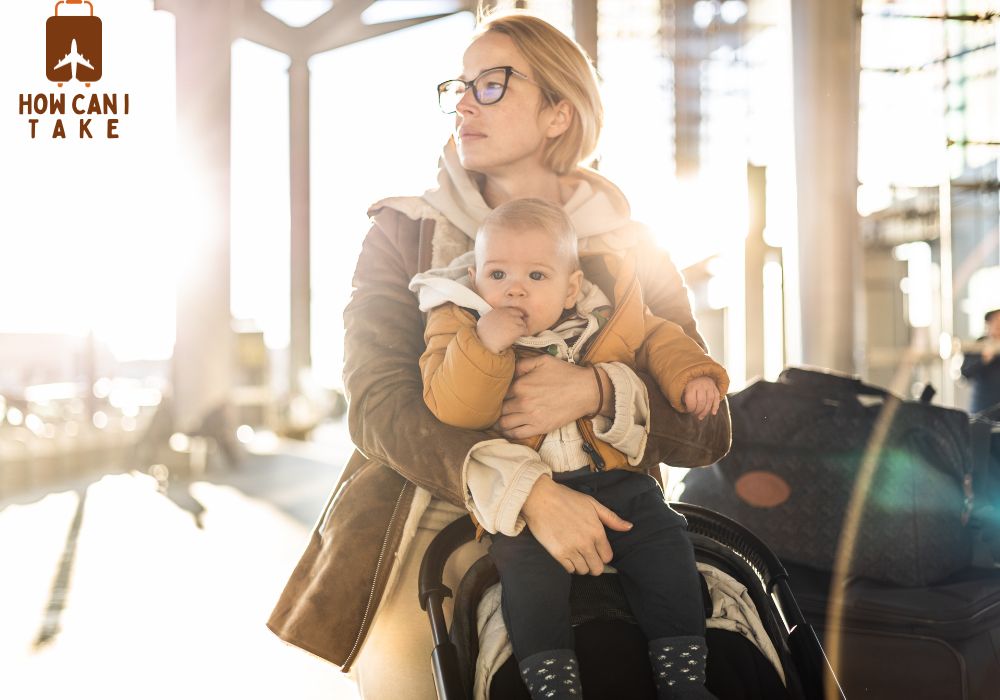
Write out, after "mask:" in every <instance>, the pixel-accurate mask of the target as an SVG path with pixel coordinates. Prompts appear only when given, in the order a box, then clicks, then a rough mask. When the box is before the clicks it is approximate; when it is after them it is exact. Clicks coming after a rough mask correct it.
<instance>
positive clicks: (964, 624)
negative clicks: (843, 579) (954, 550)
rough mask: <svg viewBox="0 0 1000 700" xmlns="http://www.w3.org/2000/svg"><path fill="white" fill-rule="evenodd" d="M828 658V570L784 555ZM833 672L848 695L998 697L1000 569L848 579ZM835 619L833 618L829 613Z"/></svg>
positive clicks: (880, 698)
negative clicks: (911, 578) (922, 577)
mask: <svg viewBox="0 0 1000 700" xmlns="http://www.w3.org/2000/svg"><path fill="white" fill-rule="evenodd" d="M786 568H787V569H788V572H789V575H790V577H791V579H792V580H794V581H795V596H796V599H797V600H798V602H799V606H800V607H801V609H802V612H803V614H804V615H805V617H806V619H807V620H808V621H809V623H810V624H812V626H813V627H814V628H815V629H816V633H817V634H818V635H819V636H820V639H821V640H822V643H823V646H824V648H825V649H826V651H827V654H828V656H831V662H834V658H833V656H832V655H831V654H832V647H833V646H834V644H833V643H832V640H831V639H829V638H828V636H827V633H828V630H829V629H830V625H829V624H828V620H827V617H828V612H827V605H828V602H829V590H830V580H831V577H830V574H828V573H825V572H821V571H817V570H814V569H809V568H806V567H802V566H797V565H791V564H787V563H786ZM844 601H845V604H844V610H843V615H842V616H841V617H840V620H841V629H842V632H841V636H840V643H839V648H840V657H839V661H836V662H835V668H834V672H835V673H836V675H837V678H838V679H839V680H840V683H841V686H842V687H843V689H844V694H845V695H846V697H848V698H851V700H857V699H858V698H873V699H875V700H996V699H997V698H998V697H1000V569H981V568H968V569H965V570H963V571H961V572H958V573H957V574H955V575H953V576H951V577H949V578H948V579H947V580H946V581H944V582H942V583H939V584H936V585H934V586H925V587H916V588H904V587H898V586H893V585H891V584H885V583H879V582H876V581H872V580H869V579H860V578H856V579H851V580H849V581H848V582H847V585H846V587H845V595H844ZM831 619H832V618H831Z"/></svg>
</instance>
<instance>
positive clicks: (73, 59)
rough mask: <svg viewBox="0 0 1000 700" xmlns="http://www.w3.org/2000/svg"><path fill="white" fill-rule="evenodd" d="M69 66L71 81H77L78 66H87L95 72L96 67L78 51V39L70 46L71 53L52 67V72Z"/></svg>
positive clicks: (88, 85)
mask: <svg viewBox="0 0 1000 700" xmlns="http://www.w3.org/2000/svg"><path fill="white" fill-rule="evenodd" d="M64 46H65V44H64ZM67 64H68V65H69V67H70V80H76V67H77V66H85V67H86V68H89V69H90V70H94V67H93V66H92V65H90V62H89V61H88V60H87V59H86V58H85V57H84V56H83V55H82V54H81V53H80V52H79V51H77V48H76V39H73V43H72V44H70V47H69V53H68V54H66V55H65V56H63V57H62V59H61V60H60V61H59V63H57V64H55V65H54V66H53V67H52V70H58V69H59V68H62V67H63V66H65V65H67ZM59 87H62V83H59ZM87 87H90V83H87Z"/></svg>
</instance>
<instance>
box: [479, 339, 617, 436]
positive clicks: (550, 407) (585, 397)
mask: <svg viewBox="0 0 1000 700" xmlns="http://www.w3.org/2000/svg"><path fill="white" fill-rule="evenodd" d="M598 372H599V373H600V375H601V381H602V383H603V384H604V406H602V407H600V410H599V412H600V413H602V414H606V413H607V412H608V411H609V410H610V411H611V412H613V407H614V402H613V400H612V398H613V397H612V390H611V381H610V380H609V379H608V378H607V374H605V373H604V371H603V370H600V369H599V370H598ZM600 398H601V391H600V390H599V389H598V387H597V381H596V378H595V376H594V371H593V370H592V369H591V368H590V367H581V366H579V365H571V364H569V363H568V362H563V361H562V360H558V359H556V358H554V357H552V356H551V355H537V356H534V357H526V358H522V359H520V360H518V361H517V366H516V368H515V370H514V381H513V382H511V385H510V389H509V390H508V392H507V398H506V399H504V402H503V408H502V410H501V414H500V419H499V420H498V421H497V425H496V427H497V429H498V430H499V431H500V433H501V434H502V435H503V436H504V437H506V438H508V439H523V438H530V437H534V436H536V435H546V434H548V433H551V432H552V431H553V430H555V429H556V428H560V427H562V426H564V425H566V424H567V423H572V422H573V421H575V420H576V419H577V418H582V417H583V416H589V415H593V414H594V413H595V412H596V411H595V409H597V408H598V406H597V402H598V401H599V400H600ZM609 407H610V409H609Z"/></svg>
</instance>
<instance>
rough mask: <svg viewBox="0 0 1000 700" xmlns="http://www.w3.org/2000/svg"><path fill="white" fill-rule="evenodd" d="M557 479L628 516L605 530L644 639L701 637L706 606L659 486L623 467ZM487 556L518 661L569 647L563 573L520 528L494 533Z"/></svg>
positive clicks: (681, 525) (679, 525)
mask: <svg viewBox="0 0 1000 700" xmlns="http://www.w3.org/2000/svg"><path fill="white" fill-rule="evenodd" d="M555 479H556V481H558V482H560V483H562V484H563V485H565V486H568V487H570V488H573V489H575V490H576V491H579V492H581V493H585V494H588V495H590V496H593V497H594V498H596V499H597V500H598V501H600V502H601V503H602V504H604V505H605V506H607V507H608V508H610V509H611V510H612V511H614V512H615V513H617V514H618V515H620V516H621V517H623V518H625V519H626V520H628V521H629V522H631V523H633V527H632V529H631V530H629V531H628V532H617V531H615V530H610V529H606V532H607V535H608V540H609V542H610V543H611V549H612V552H613V553H614V558H613V559H612V560H611V565H612V566H614V567H615V568H616V569H617V570H618V573H619V575H620V577H621V582H622V587H623V588H624V590H625V596H626V597H627V598H628V602H629V605H630V606H631V608H632V614H633V615H634V616H635V618H636V620H637V621H638V623H639V626H640V628H641V629H642V631H643V633H644V634H645V635H646V639H647V640H652V639H661V638H663V637H678V636H702V637H703V636H704V635H705V609H704V606H703V604H702V598H701V582H700V580H699V578H698V571H697V569H696V568H695V561H694V550H693V548H692V547H691V543H690V541H689V540H688V538H687V535H686V534H685V527H686V525H687V522H686V521H685V519H684V516H682V515H680V514H679V513H677V512H675V511H674V510H672V509H671V508H670V507H669V506H668V505H667V504H666V503H665V502H664V501H663V492H662V491H661V490H660V485H659V484H658V483H657V482H656V481H655V480H654V479H653V478H652V477H650V476H648V475H646V474H638V473H636V472H630V471H625V470H613V471H610V472H589V471H585V472H584V471H576V472H568V473H565V474H556V475H555ZM492 539H493V542H492V544H491V545H490V555H491V556H492V557H493V561H494V563H495V564H496V567H497V570H498V571H499V572H500V582H501V583H502V584H503V597H502V611H503V618H504V622H505V623H506V624H507V631H508V634H509V635H510V639H511V644H512V645H513V647H514V656H515V657H516V658H517V659H518V660H519V661H520V660H521V659H525V658H527V657H529V656H531V655H533V654H537V653H539V652H542V651H549V650H552V649H573V648H574V644H573V630H572V628H571V627H570V608H569V587H570V574H568V573H566V570H565V569H564V568H563V567H562V566H561V565H560V564H559V563H558V562H556V560H555V559H553V558H552V556H551V555H550V554H549V553H548V552H547V551H545V549H544V548H543V547H542V545H540V544H539V543H538V540H536V539H535V537H534V536H533V535H532V534H531V532H529V531H528V530H527V529H525V530H524V531H523V532H522V533H521V534H520V535H518V536H517V537H507V536H506V535H499V534H497V535H493V538H492Z"/></svg>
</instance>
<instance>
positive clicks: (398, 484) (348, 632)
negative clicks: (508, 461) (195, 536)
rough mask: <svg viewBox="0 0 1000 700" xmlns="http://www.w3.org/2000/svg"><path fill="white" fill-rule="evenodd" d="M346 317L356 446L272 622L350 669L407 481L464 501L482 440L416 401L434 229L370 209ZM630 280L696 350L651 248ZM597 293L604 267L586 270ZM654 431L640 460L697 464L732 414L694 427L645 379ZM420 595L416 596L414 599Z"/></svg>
mask: <svg viewBox="0 0 1000 700" xmlns="http://www.w3.org/2000/svg"><path fill="white" fill-rule="evenodd" d="M370 213H371V214H372V216H373V219H374V221H373V226H372V228H371V230H370V231H369V233H368V235H367V237H366V238H365V241H364V244H363V247H362V250H361V254H360V256H359V258H358V264H357V268H356V271H355V276H354V287H355V289H354V292H353V294H352V297H351V301H350V303H349V304H348V306H347V308H346V309H345V311H344V322H345V329H346V335H345V347H344V356H345V365H344V381H345V386H346V388H347V392H348V396H349V401H350V404H349V413H348V422H349V426H350V432H351V437H352V439H353V441H354V444H355V445H356V446H357V447H358V450H357V451H356V452H355V453H354V455H353V456H352V457H351V459H350V461H349V462H348V464H347V466H346V467H345V469H344V472H343V474H342V476H341V478H340V482H339V483H338V485H337V487H336V488H335V489H334V491H333V493H332V495H331V496H330V499H329V501H328V502H327V505H326V507H325V508H324V511H323V513H322V516H321V517H320V519H319V521H318V522H317V524H316V526H315V528H314V529H313V532H312V535H311V538H310V540H309V543H308V545H307V547H306V550H305V552H304V553H303V555H302V557H301V559H300V560H299V563H298V565H297V566H296V567H295V569H294V571H293V572H292V575H291V577H290V579H289V581H288V583H287V584H286V586H285V589H284V591H283V592H282V594H281V596H280V598H279V600H278V602H277V604H276V606H275V608H274V610H273V612H272V614H271V616H270V618H269V620H268V623H267V624H268V627H269V628H270V629H271V630H272V631H273V632H274V633H275V634H276V635H278V636H279V637H280V638H282V639H283V640H285V641H286V642H288V643H290V644H293V645H295V646H298V647H300V648H302V649H305V650H307V651H309V652H311V653H313V654H315V655H317V656H320V657H322V658H324V659H327V660H328V661H330V662H332V663H334V664H336V665H338V666H340V667H341V669H342V670H343V671H347V670H348V669H349V668H350V666H351V664H352V663H353V661H354V660H355V658H356V657H357V653H358V651H359V650H360V648H361V645H362V643H363V642H364V639H365V636H366V634H367V632H368V629H369V627H370V626H371V622H372V618H373V617H374V614H375V610H376V609H377V608H378V606H379V604H380V602H381V600H382V596H383V593H384V589H385V585H386V581H387V580H388V578H389V572H390V567H391V566H392V565H393V563H394V562H395V560H396V553H397V550H398V547H399V544H400V540H401V537H402V530H403V523H404V522H405V520H406V517H407V514H408V513H409V509H410V505H411V503H412V500H413V495H414V492H415V486H420V487H423V488H424V489H427V490H428V491H430V492H431V493H432V494H433V495H434V496H437V497H438V498H443V499H446V500H448V501H450V502H451V503H454V504H456V505H458V506H462V504H463V502H464V501H463V498H462V476H461V468H462V464H463V462H464V461H465V458H466V455H467V454H468V452H469V450H470V449H471V448H472V447H473V446H474V445H475V444H477V443H478V442H481V441H482V440H484V439H487V437H488V436H487V435H485V434H484V433H481V432H478V431H474V430H465V429H461V428H453V427H450V426H447V425H444V424H442V423H441V422H440V421H438V420H437V419H436V418H435V417H434V416H433V414H432V413H431V412H430V411H429V410H428V409H427V407H426V406H425V405H424V402H423V398H422V394H423V385H422V381H421V377H420V369H419V367H418V364H417V363H418V360H419V359H420V356H421V354H422V353H423V351H424V340H423V331H424V316H423V314H422V313H421V311H420V310H419V308H418V306H417V300H416V297H415V296H414V295H413V294H412V293H411V292H410V291H409V289H408V288H407V287H408V284H409V281H410V279H411V278H412V277H413V276H414V275H415V274H416V273H417V272H421V271H425V270H427V269H428V268H429V267H430V260H431V251H432V248H431V241H432V238H433V235H434V226H435V223H434V221H433V220H431V219H421V220H412V219H409V218H407V217H406V216H404V215H403V214H401V213H399V212H398V211H395V210H393V209H389V208H383V209H380V210H373V211H372V212H370ZM634 252H635V253H636V259H637V260H638V261H639V269H638V270H637V276H638V279H639V281H640V284H641V285H642V289H643V292H644V296H645V300H646V303H647V304H648V306H649V308H650V309H651V310H652V312H653V313H654V314H656V315H657V316H659V317H661V318H665V319H667V320H671V321H674V322H675V323H677V324H678V325H680V326H681V327H682V328H683V329H684V331H685V332H686V333H687V334H688V335H689V336H690V337H692V338H694V339H695V340H696V341H697V342H698V343H699V345H702V347H704V342H703V341H702V339H701V337H700V336H699V335H698V333H697V330H696V328H695V322H694V319H693V318H692V315H691V309H690V306H689V303H688V298H687V291H686V289H685V287H684V284H683V280H682V279H681V276H680V274H679V273H678V272H677V270H676V268H675V267H674V266H673V263H671V262H670V260H669V258H668V257H667V255H666V254H665V253H663V252H661V251H658V250H657V249H656V248H655V247H654V246H653V244H652V243H651V242H649V241H643V242H640V243H639V244H638V245H637V250H636V251H634ZM584 272H585V275H586V276H587V278H588V279H590V280H592V281H594V282H596V283H598V284H600V285H601V286H603V287H605V288H610V287H613V278H612V276H611V274H610V272H609V271H608V269H607V268H606V266H604V265H603V264H602V263H601V261H600V260H595V261H594V264H593V265H591V266H588V267H585V269H584ZM639 376H640V378H641V379H642V380H643V381H644V382H645V383H646V384H647V388H648V389H649V399H650V414H651V419H650V421H651V426H650V436H649V441H648V443H647V448H646V455H645V460H644V465H646V466H653V465H656V464H658V463H660V462H664V463H667V464H671V465H675V466H682V467H696V466H704V465H707V464H711V463H713V462H715V461H717V460H718V459H720V458H721V457H723V456H724V455H725V454H726V452H727V451H728V450H729V445H730V439H731V424H730V419H729V412H728V407H727V406H726V405H724V406H723V407H722V409H721V410H720V411H719V414H718V415H717V416H714V417H713V416H709V417H708V418H706V419H705V420H704V421H698V420H697V419H696V418H695V417H693V416H691V415H690V414H681V413H678V412H677V411H675V410H674V409H672V408H671V407H670V406H669V405H668V403H667V400H666V399H665V398H664V397H663V396H662V394H661V393H660V391H659V388H658V386H657V384H656V381H655V380H654V379H653V378H652V377H650V376H649V375H646V374H641V373H640V375H639ZM416 593H417V592H416V591H413V596H414V604H416Z"/></svg>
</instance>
